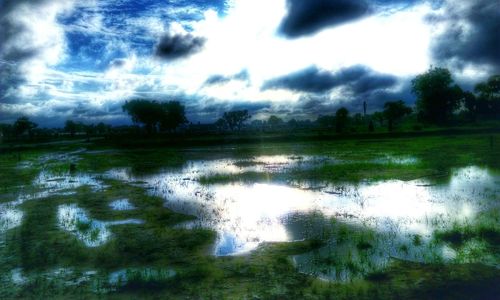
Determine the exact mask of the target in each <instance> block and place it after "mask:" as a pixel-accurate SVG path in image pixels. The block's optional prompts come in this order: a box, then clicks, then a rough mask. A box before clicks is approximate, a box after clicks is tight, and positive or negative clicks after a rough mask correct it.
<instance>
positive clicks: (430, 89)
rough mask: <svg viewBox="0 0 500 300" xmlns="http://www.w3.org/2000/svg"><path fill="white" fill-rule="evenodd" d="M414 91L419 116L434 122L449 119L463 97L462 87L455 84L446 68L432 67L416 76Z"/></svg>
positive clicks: (437, 122)
mask: <svg viewBox="0 0 500 300" xmlns="http://www.w3.org/2000/svg"><path fill="white" fill-rule="evenodd" d="M412 91H413V93H414V94H415V95H416V96H417V111H418V115H419V117H420V118H421V119H422V120H423V121H427V122H430V123H434V124H443V123H446V122H447V121H449V120H450V119H451V116H452V114H453V111H454V110H455V109H457V108H458V106H459V105H460V100H461V99H462V89H461V88H460V87H459V86H458V85H456V84H454V81H453V78H452V76H451V73H450V71H449V70H448V69H445V68H431V69H430V70H428V71H427V72H426V73H424V74H421V75H418V76H417V77H415V79H413V81H412Z"/></svg>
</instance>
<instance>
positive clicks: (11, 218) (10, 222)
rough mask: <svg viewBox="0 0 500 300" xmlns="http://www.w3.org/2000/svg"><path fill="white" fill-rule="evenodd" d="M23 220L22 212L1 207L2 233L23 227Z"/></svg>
mask: <svg viewBox="0 0 500 300" xmlns="http://www.w3.org/2000/svg"><path fill="white" fill-rule="evenodd" d="M22 220H23V212H22V211H21V210H19V209H15V208H11V207H8V206H7V205H0V233H2V232H5V231H7V230H9V229H12V228H15V227H17V226H19V225H21V222H22Z"/></svg>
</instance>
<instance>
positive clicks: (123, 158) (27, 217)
mask: <svg viewBox="0 0 500 300" xmlns="http://www.w3.org/2000/svg"><path fill="white" fill-rule="evenodd" d="M465 143H466V142H465ZM314 147H317V145H314ZM329 147H332V148H329ZM266 149H274V148H264V149H262V148H259V149H258V151H256V150H255V149H243V150H242V149H240V148H231V147H227V148H224V149H217V151H215V152H217V153H216V155H213V154H212V155H205V156H206V157H203V156H204V154H203V153H204V152H203V149H182V150H179V151H177V152H176V153H182V156H181V157H180V158H179V157H178V156H175V155H174V158H175V159H173V158H172V153H170V152H169V153H163V154H162V152H161V151H160V152H153V153H151V152H150V151H149V152H148V151H144V152H140V151H139V152H130V151H121V150H112V151H109V150H108V151H102V152H96V151H91V150H87V149H85V148H78V149H76V150H72V151H60V150H58V151H53V152H48V153H40V154H37V153H34V154H30V156H29V157H27V158H26V159H24V160H22V159H21V160H18V161H9V164H7V163H5V165H4V168H3V170H2V172H3V171H5V170H7V168H10V170H11V171H12V172H14V173H15V172H19V174H25V175H26V174H27V175H26V177H28V178H29V181H28V182H16V184H9V185H7V184H4V186H3V187H2V189H1V190H0V196H1V201H0V235H1V237H0V254H1V255H2V261H3V263H2V264H3V267H2V275H0V283H1V286H0V289H1V290H2V292H0V295H2V294H3V295H4V296H5V297H9V296H15V295H17V296H19V295H21V296H22V295H23V293H24V292H25V289H27V288H28V287H29V286H33V285H35V286H37V285H39V284H40V282H43V284H42V285H43V286H44V287H43V289H49V290H50V289H55V290H58V291H65V290H66V289H68V288H69V287H72V288H74V289H78V288H79V289H82V290H85V291H87V292H88V293H89V295H101V294H108V293H114V292H119V291H123V289H124V288H132V290H139V291H140V290H142V289H143V288H145V287H146V290H147V287H148V286H150V285H152V286H153V287H154V288H158V287H159V286H166V287H172V285H175V286H177V288H179V287H182V286H183V284H184V282H185V283H193V282H194V283H196V282H203V285H204V286H205V287H206V286H208V287H210V286H212V287H214V288H213V289H214V290H212V291H210V295H217V293H218V292H220V291H217V288H215V286H218V285H219V284H221V283H219V282H216V283H214V282H212V281H210V280H208V279H207V278H205V276H208V278H212V277H214V278H219V277H220V278H219V279H220V280H221V282H233V281H237V280H238V278H241V276H243V277H246V276H248V278H252V277H253V276H255V274H253V273H252V274H245V273H243V274H240V275H237V273H238V272H247V271H242V270H247V269H248V268H250V269H252V268H256V267H255V266H253V264H256V265H258V266H259V267H261V264H262V263H263V261H269V260H272V259H276V261H277V262H274V261H273V262H272V263H269V265H268V268H278V267H280V268H281V267H284V266H289V267H286V268H287V270H288V271H287V272H288V273H289V277H290V278H293V279H294V280H299V279H300V280H304V278H306V279H307V280H308V282H309V283H308V284H314V282H315V281H318V280H319V281H320V282H326V283H329V284H334V286H344V288H345V286H348V285H350V284H351V285H352V284H354V283H355V282H363V281H367V280H368V281H369V280H371V279H373V278H377V276H379V277H383V278H385V277H387V275H384V274H385V272H389V273H390V272H391V268H394V266H395V265H397V264H398V263H401V262H404V263H410V264H416V265H418V266H426V265H427V266H436V265H439V266H449V267H450V268H455V267H456V266H467V265H474V266H481V268H485V270H488V272H490V273H491V272H493V273H491V274H493V275H491V276H490V277H488V278H489V279H488V280H490V279H493V280H496V279H498V278H499V277H498V272H497V271H495V270H499V268H500V253H499V251H498V246H499V238H500V226H499V224H500V222H499V221H500V201H499V200H500V173H499V172H498V168H497V165H498V164H497V162H496V161H494V160H488V159H489V158H488V157H489V155H491V157H493V156H494V154H495V153H496V152H495V151H497V150H495V149H483V148H481V149H479V150H477V151H491V152H493V153H492V154H488V155H485V154H484V153H483V152H481V153H483V155H485V161H474V160H470V161H467V160H468V158H466V159H463V161H458V160H455V161H453V159H451V163H450V164H448V165H444V166H443V165H442V164H443V163H445V162H443V161H441V160H439V159H438V160H437V161H427V158H428V157H427V156H425V155H422V153H410V152H404V151H394V150H393V149H391V148H389V149H390V151H383V150H384V149H379V148H377V149H369V148H368V149H365V150H364V152H362V153H360V152H358V153H353V152H351V151H346V150H344V149H343V148H340V149H335V148H334V146H328V147H326V146H322V147H321V148H319V149H320V150H318V149H315V150H312V151H311V150H309V149H310V148H309V147H308V145H303V146H301V147H299V148H297V147H293V148H290V147H288V148H287V147H283V149H282V151H281V152H282V153H276V152H279V151H275V150H273V151H270V150H266ZM304 149H305V150H304ZM325 149H326V150H325ZM331 149H333V150H335V151H331ZM381 150H382V151H381ZM209 152H211V151H208V152H207V153H209ZM497 152H498V151H497ZM471 154H472V155H474V154H477V153H473V152H472V153H471ZM459 155H462V154H461V153H459ZM5 161H6V162H7V160H5ZM151 163H153V164H154V166H151V165H149V164H151ZM70 164H74V165H76V170H69V165H70ZM28 171H29V174H28V173H26V172H28ZM345 172H348V173H349V175H348V176H339V175H338V174H344V173H345ZM360 172H362V173H360ZM2 176H4V173H2ZM5 180H7V179H5ZM272 245H275V246H276V247H278V248H276V249H281V248H279V247H285V248H283V249H284V250H279V251H281V252H279V251H278V250H273V249H274V248H273V247H275V246H272ZM287 245H289V246H287ZM297 245H298V246H297ZM300 245H302V246H300ZM269 247H271V248H269ZM286 247H289V248H290V247H292V248H293V247H295V248H297V247H298V248H300V250H293V249H292V248H290V249H292V250H287V248H286ZM63 248H64V250H61V249H63ZM276 251H278V252H279V253H282V254H279V255H278V254H276V253H277V252H276ZM43 255H47V256H46V257H43ZM40 256H42V257H40ZM193 260H195V261H196V262H199V264H200V265H202V266H203V267H202V268H201V269H202V270H200V269H199V266H197V265H196V264H198V263H195V262H194V261H193ZM193 263H194V265H193ZM275 264H276V265H275ZM443 268H444V267H443ZM233 269H236V271H232V272H229V271H228V270H233ZM221 270H222V271H221ZM207 272H208V275H207V274H206V273H207ZM221 272H222V273H221ZM234 272H236V273H234ZM248 272H249V271H248ZM269 272H271V271H269ZM273 272H274V271H273ZM485 272H486V271H485ZM490 273H488V274H490ZM214 274H215V275H214ZM381 274H382V275H381ZM217 276H219V277H217ZM266 276H271V275H269V274H267V275H266ZM281 276H286V274H285V275H281ZM254 279H255V282H252V281H251V280H253V279H245V283H244V284H243V283H238V284H237V286H240V285H245V288H251V287H252V285H259V284H262V282H261V281H260V280H262V279H256V278H254ZM207 280H208V281H207ZM131 283H134V284H131ZM287 288H289V287H287ZM181 289H182V288H181ZM186 289H188V288H186ZM224 289H227V287H226V288H224ZM125 290H126V289H125ZM202 290H203V289H202ZM126 291H128V290H126ZM269 291H270V290H269V289H267V292H269ZM281 292H283V293H285V294H287V293H289V292H290V291H289V290H286V289H285V290H283V291H281ZM191 293H194V295H196V294H197V293H200V290H196V292H193V291H191ZM214 293H215V294H214ZM228 293H229V295H236V294H235V293H239V295H242V294H241V293H242V292H241V291H240V290H238V291H230V290H229V291H228ZM181 294H182V293H181ZM243 294H245V293H244V292H243ZM200 295H201V294H198V296H200ZM226 296H227V295H226ZM200 297H204V296H200ZM236 298H238V297H236Z"/></svg>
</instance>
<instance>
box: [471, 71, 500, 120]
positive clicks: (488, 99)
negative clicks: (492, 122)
mask: <svg viewBox="0 0 500 300" xmlns="http://www.w3.org/2000/svg"><path fill="white" fill-rule="evenodd" d="M474 91H475V92H476V93H477V102H476V106H477V108H476V109H477V113H479V114H481V115H483V116H485V117H489V118H491V117H500V75H494V76H491V77H490V78H488V80H487V81H486V82H483V83H479V84H477V85H476V87H475V88H474Z"/></svg>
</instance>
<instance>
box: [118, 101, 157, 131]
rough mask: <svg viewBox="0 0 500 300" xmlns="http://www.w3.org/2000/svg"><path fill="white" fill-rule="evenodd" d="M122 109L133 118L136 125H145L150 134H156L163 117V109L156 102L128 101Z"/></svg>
mask: <svg viewBox="0 0 500 300" xmlns="http://www.w3.org/2000/svg"><path fill="white" fill-rule="evenodd" d="M122 109H123V111H124V112H127V113H128V114H129V115H130V117H132V121H133V122H134V123H142V124H144V127H145V128H146V131H147V132H148V133H149V134H151V133H153V132H156V130H157V128H158V124H159V122H160V120H161V119H162V117H163V109H162V107H161V105H160V104H159V103H158V102H156V101H149V100H142V99H140V100H132V101H127V102H125V104H124V105H123V106H122Z"/></svg>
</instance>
